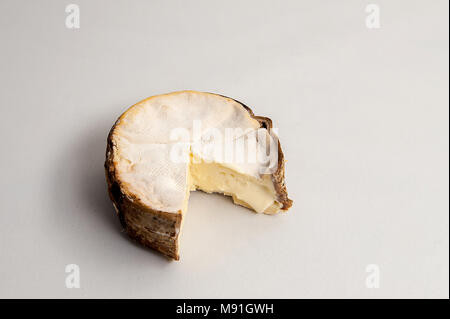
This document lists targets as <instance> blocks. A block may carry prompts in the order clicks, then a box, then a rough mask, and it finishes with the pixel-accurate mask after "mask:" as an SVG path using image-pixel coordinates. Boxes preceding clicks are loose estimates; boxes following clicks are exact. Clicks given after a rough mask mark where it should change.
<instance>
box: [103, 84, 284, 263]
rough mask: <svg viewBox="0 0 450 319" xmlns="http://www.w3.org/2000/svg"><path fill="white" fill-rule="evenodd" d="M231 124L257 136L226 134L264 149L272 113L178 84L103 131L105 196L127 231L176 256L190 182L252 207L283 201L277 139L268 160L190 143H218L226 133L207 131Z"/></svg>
mask: <svg viewBox="0 0 450 319" xmlns="http://www.w3.org/2000/svg"><path fill="white" fill-rule="evenodd" d="M230 128H232V129H238V130H239V129H240V130H243V131H245V132H246V134H247V133H248V132H250V133H252V132H255V131H259V130H262V131H263V134H264V136H263V137H262V138H261V136H259V137H256V138H247V137H246V135H245V134H241V135H238V136H234V137H232V139H233V141H234V140H236V141H237V140H241V139H242V140H246V141H252V140H255V141H256V146H257V149H256V152H257V153H265V152H266V150H267V148H266V147H267V145H266V144H264V141H265V140H266V139H267V138H268V137H270V136H272V132H271V128H272V122H271V121H270V119H268V118H264V117H258V116H255V115H254V114H253V112H252V111H251V110H250V109H249V108H248V107H246V106H245V105H243V104H241V103H240V102H237V101H235V100H232V99H230V98H227V97H223V96H220V95H216V94H211V93H201V92H195V91H182V92H174V93H170V94H165V95H160V96H155V97H151V98H148V99H146V100H144V101H141V102H139V103H138V104H136V105H134V106H132V107H131V108H130V109H128V110H127V111H126V112H125V113H124V114H123V115H122V116H121V117H120V118H119V119H118V120H117V122H116V123H115V125H114V126H113V128H112V129H111V131H110V134H109V136H108V145H107V152H106V162H105V172H106V178H107V182H108V191H109V195H110V198H111V199H112V201H113V204H114V207H115V208H116V209H117V213H118V216H119V219H120V221H121V223H122V225H123V227H124V228H125V230H126V231H127V233H128V234H129V235H130V236H131V237H132V238H134V239H136V240H137V241H138V242H140V243H142V244H143V245H145V246H148V247H151V248H154V249H156V250H158V251H160V252H162V253H163V254H164V255H166V256H168V257H170V258H173V259H176V260H178V259H179V236H180V233H181V229H182V227H181V226H182V224H183V220H184V213H185V212H186V209H187V203H188V198H189V192H190V191H191V190H195V189H199V190H203V191H205V192H218V193H223V194H225V195H229V196H232V197H233V200H234V202H235V203H236V204H239V205H242V206H245V207H248V208H251V209H253V210H255V211H256V212H264V213H266V214H274V213H277V212H278V211H280V210H283V211H286V210H287V209H289V207H290V206H291V205H292V201H291V200H290V199H289V198H288V197H287V192H286V186H285V184H284V157H283V153H282V151H281V146H280V143H279V141H278V140H276V143H275V148H276V150H277V153H276V156H271V157H270V156H269V161H268V162H269V164H268V163H267V162H256V163H255V162H250V163H242V162H240V161H236V160H232V161H231V162H229V161H226V160H223V159H221V158H218V157H216V156H209V154H208V153H207V152H206V153H205V152H204V151H203V150H202V149H200V150H199V149H198V148H196V147H195V146H196V143H198V142H201V144H202V143H203V144H210V145H213V146H214V147H217V146H220V145H222V143H223V142H226V140H227V138H225V141H224V140H220V139H216V137H215V135H211V134H210V132H211V131H216V132H219V133H220V134H219V136H227V135H226V130H227V129H230ZM174 150H175V151H174ZM174 154H175V156H174ZM194 159H195V160H194ZM273 163H275V166H273V165H272V166H271V164H273Z"/></svg>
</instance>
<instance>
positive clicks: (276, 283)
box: [0, 0, 449, 298]
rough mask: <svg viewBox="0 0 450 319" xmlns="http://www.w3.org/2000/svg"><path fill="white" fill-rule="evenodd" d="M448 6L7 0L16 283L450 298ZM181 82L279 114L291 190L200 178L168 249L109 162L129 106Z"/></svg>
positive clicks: (7, 168)
mask: <svg viewBox="0 0 450 319" xmlns="http://www.w3.org/2000/svg"><path fill="white" fill-rule="evenodd" d="M69 3H75V4H78V5H79V8H80V28H79V29H68V28H67V27H66V25H65V20H66V16H67V13H66V12H65V7H66V5H68V4H69ZM369 3H374V4H377V5H379V8H380V28H378V29H370V28H368V27H367V26H366V17H367V16H368V14H369V13H367V12H366V5H367V4H369ZM448 10H449V8H448V2H447V1H446V0H435V1H425V0H422V1H409V0H408V1H403V0H402V1H400V0H397V1H386V0H383V1H381V0H373V1H361V0H351V1H347V0H345V1H344V0H343V1H323V0H322V1H313V0H311V1H294V0H292V1H261V0H258V1H256V0H255V1H242V0H227V1H211V0H208V1H207V0H205V1H197V0H193V1H181V0H180V1H171V0H167V1H156V0H152V1H135V0H134V1H125V0H121V1H106V0H104V1H92V0H90V1H84V0H83V1H81V0H73V1H71V2H69V1H56V0H55V1H44V0H40V1H31V0H30V1H12V0H6V1H5V0H2V1H0V90H1V91H0V92H1V94H0V106H1V117H0V132H1V142H0V143H1V144H0V145H1V156H0V164H1V168H2V170H1V179H0V199H1V215H0V297H3V298H10V297H26V298H28V297H34V298H44V297H60V298H81V297H83V298H86V297H104V298H109V297H114V298H116V297H124V298H133V297H140V298H215V297H226V298H231V297H234V298H243V297H247V298H260V297H262V298H265V297H272V298H316V297H325V298H332V297H339V298H347V297H356V298H379V297H387V298H394V297H426V298H431V297H440V298H444V297H445V298H448V296H449V286H448V284H449V276H448V275H449V255H448V251H449V232H448V230H449V219H448V217H449V215H448V209H449V207H448V204H449V197H448V192H449V187H448V186H449V180H448V176H449V148H448V145H449V144H448V143H449V140H448V133H449V120H448V116H449V107H448V102H449V100H448V85H449V83H448V82H449V81H448V79H449V72H448V68H449V65H448V52H449V51H448ZM183 89H192V90H199V91H208V92H215V93H220V94H223V95H227V96H230V97H233V98H235V99H237V100H239V101H242V102H243V103H245V104H247V105H249V106H250V107H251V108H253V110H254V111H255V113H256V114H257V115H264V116H268V117H270V118H272V119H273V121H274V124H275V126H276V127H278V129H279V134H280V139H281V142H282V146H283V149H284V153H285V156H286V159H287V161H288V162H287V164H286V176H287V178H286V183H287V187H288V191H289V195H290V197H291V198H292V199H293V200H294V206H293V207H292V209H291V210H290V211H289V212H288V213H286V214H279V215H277V216H265V215H257V214H253V213H252V212H251V211H249V210H247V209H245V208H242V207H239V206H235V205H233V204H232V202H231V200H230V199H229V198H226V197H223V196H219V195H208V194H204V193H200V192H196V193H194V194H192V196H191V200H190V203H189V210H188V214H187V218H186V223H185V227H184V232H183V235H182V247H181V260H180V261H179V262H170V261H168V260H167V259H165V258H164V257H162V256H160V255H159V254H157V253H154V252H152V251H150V250H147V249H144V248H142V247H140V246H139V245H137V244H135V243H134V242H133V241H131V240H129V239H128V238H127V236H126V235H125V234H124V233H122V232H121V228H120V224H119V222H118V220H117V217H116V216H115V212H114V210H113V207H112V205H111V203H110V201H109V199H108V197H107V193H106V186H105V179H104V172H103V162H104V154H105V146H106V137H107V134H108V131H109V129H110V127H111V126H112V124H113V122H114V121H115V119H116V118H117V117H118V116H119V115H120V114H121V113H122V112H123V111H125V110H126V109H127V107H129V106H130V105H132V104H134V103H136V102H138V101H140V100H141V99H143V98H145V97H148V96H151V95H154V94H159V93H166V92H170V91H176V90H183ZM68 264H77V265H78V266H79V267H80V284H81V288H79V289H75V288H74V289H68V288H66V285H65V280H66V277H67V275H68V274H67V273H66V272H65V267H66V265H68ZM368 265H375V266H368ZM367 267H369V268H367ZM370 267H375V268H376V269H378V270H379V287H378V288H368V286H367V285H366V281H367V278H368V276H371V275H373V273H372V272H371V271H372V270H371V269H374V268H370ZM367 270H369V272H367Z"/></svg>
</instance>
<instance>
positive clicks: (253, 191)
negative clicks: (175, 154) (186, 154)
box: [189, 159, 281, 214]
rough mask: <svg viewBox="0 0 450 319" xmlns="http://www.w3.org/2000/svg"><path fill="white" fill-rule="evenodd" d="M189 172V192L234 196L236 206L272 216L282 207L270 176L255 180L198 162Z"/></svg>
mask: <svg viewBox="0 0 450 319" xmlns="http://www.w3.org/2000/svg"><path fill="white" fill-rule="evenodd" d="M199 161H200V159H198V160H197V161H196V162H194V161H192V162H191V164H190V169H189V173H190V174H189V189H190V190H196V189H199V190H202V191H204V192H207V193H221V194H224V195H228V196H232V197H233V201H234V202H235V203H236V204H239V205H242V206H245V207H248V208H251V209H253V210H254V211H255V212H257V213H263V212H265V213H266V214H273V213H276V212H278V210H279V209H280V208H281V204H280V203H279V202H277V199H276V192H275V189H274V186H273V182H272V179H271V177H270V175H263V177H262V178H259V179H258V178H255V177H253V176H251V175H244V174H241V173H239V172H237V171H235V170H233V169H231V168H229V167H227V166H226V165H224V164H221V163H205V162H201V163H197V162H199Z"/></svg>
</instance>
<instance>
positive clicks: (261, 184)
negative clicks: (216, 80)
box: [105, 91, 292, 260]
mask: <svg viewBox="0 0 450 319" xmlns="http://www.w3.org/2000/svg"><path fill="white" fill-rule="evenodd" d="M182 94H187V95H189V96H191V95H193V96H195V97H198V96H201V97H204V96H205V98H208V99H210V98H217V99H226V101H225V100H220V101H219V102H221V103H222V102H223V101H225V102H227V103H228V102H229V103H233V107H236V106H235V105H238V106H237V107H240V108H242V109H243V110H245V111H246V112H245V114H248V117H249V119H250V120H251V122H250V121H247V119H246V118H245V117H244V118H242V117H241V118H240V119H238V121H239V120H240V121H241V123H250V124H240V125H254V124H253V123H256V126H258V127H259V128H262V129H264V130H267V132H269V133H271V130H272V127H273V126H272V121H271V120H270V119H269V118H267V117H261V116H255V115H254V113H253V112H252V110H251V109H250V108H249V107H247V106H246V105H244V104H242V103H241V102H238V101H236V100H233V99H231V98H228V97H225V96H222V95H218V94H212V93H203V92H196V91H181V92H173V93H169V94H164V95H158V96H153V97H150V98H148V99H145V100H143V101H141V102H139V103H137V104H135V105H133V106H132V107H130V108H129V109H128V110H127V111H126V112H125V113H124V114H122V115H121V116H120V117H119V119H118V120H117V121H116V123H115V124H114V125H113V127H112V128H111V131H110V132H109V135H108V139H107V148H106V161H105V174H106V180H107V185H108V193H109V196H110V198H111V200H112V202H113V205H114V207H115V209H116V212H117V215H118V217H119V220H120V222H121V224H122V226H123V228H124V230H125V231H126V232H127V234H128V235H129V236H130V237H131V238H133V239H135V240H136V241H138V242H139V243H141V244H142V245H144V246H146V247H149V248H152V249H155V250H157V251H159V252H161V253H163V254H164V255H165V256H167V257H169V258H172V259H175V260H178V259H179V237H180V233H181V227H182V223H183V219H184V212H185V211H186V208H187V201H188V197H189V191H191V190H195V189H200V190H203V191H206V192H220V193H224V194H225V195H230V196H232V197H233V199H234V202H235V203H236V204H239V205H242V206H246V207H248V208H251V209H253V210H255V211H257V212H264V213H266V214H273V213H276V212H278V211H279V210H281V211H287V210H288V209H289V208H290V207H291V206H292V200H290V199H289V198H288V195H287V190H286V185H285V181H284V164H285V160H284V155H283V152H282V149H281V144H280V142H279V141H278V140H277V144H278V146H277V147H278V150H277V156H278V160H277V165H276V169H275V170H274V172H273V173H271V174H266V175H263V176H262V178H261V181H259V180H258V181H256V180H254V179H250V180H249V181H246V182H247V184H244V186H242V187H241V188H236V187H234V186H233V187H231V189H232V190H233V191H235V190H236V189H237V190H238V193H234V194H233V193H232V192H231V191H230V190H229V189H230V187H228V188H227V187H226V186H223V185H221V184H220V183H219V184H217V183H216V184H214V185H213V184H207V183H206V182H202V180H203V179H202V174H209V175H211V177H212V176H215V175H214V174H215V170H217V169H218V167H219V166H217V165H216V166H211V165H210V166H207V165H209V164H205V165H206V166H205V165H203V166H201V165H196V164H192V163H191V164H190V165H188V171H187V172H186V181H185V183H186V193H185V194H184V199H183V203H182V205H181V207H180V205H178V206H177V205H175V206H173V209H168V208H165V207H164V206H158V205H155V204H152V203H149V201H148V200H146V199H145V197H146V196H145V194H143V193H142V192H141V189H139V187H136V185H132V184H133V183H132V182H130V180H128V179H126V178H125V177H124V176H126V175H124V173H123V163H122V162H123V156H122V155H123V154H122V153H121V149H120V147H121V144H120V141H119V138H118V132H120V127H121V126H123V125H128V124H129V121H127V117H128V116H130V114H131V115H132V116H135V113H137V110H139V108H140V107H141V106H142V105H145V104H146V103H147V104H148V103H149V101H151V100H152V99H156V98H160V99H161V98H165V97H176V96H177V95H182ZM124 123H126V124H124ZM237 125H239V124H237ZM157 134H159V130H156V133H155V135H153V136H155V139H157V140H156V142H158V143H159V142H160V140H161V139H162V138H163V136H162V135H161V136H156V135H157ZM189 167H190V171H189ZM220 169H221V170H222V175H221V176H227V174H229V173H230V172H229V169H228V168H226V167H220ZM227 169H228V171H227ZM180 170H182V168H180ZM235 175H236V174H232V176H235ZM242 176H244V175H242ZM240 178H241V180H242V179H247V177H246V176H244V177H240ZM205 180H206V179H205ZM255 181H256V182H255ZM245 185H246V186H245ZM255 185H256V186H255ZM251 187H253V188H251ZM265 192H267V194H269V193H270V192H274V194H275V197H276V201H275V202H273V204H270V201H268V202H267V203H265V204H264V203H262V202H263V199H265V200H267V198H266V197H264V196H265Z"/></svg>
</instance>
